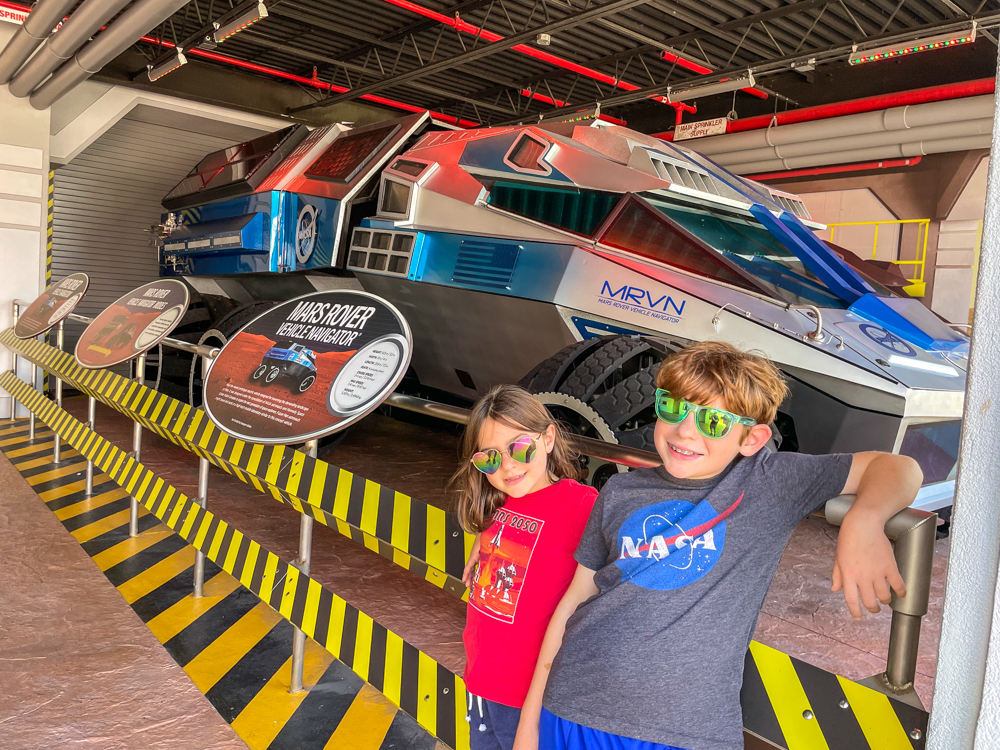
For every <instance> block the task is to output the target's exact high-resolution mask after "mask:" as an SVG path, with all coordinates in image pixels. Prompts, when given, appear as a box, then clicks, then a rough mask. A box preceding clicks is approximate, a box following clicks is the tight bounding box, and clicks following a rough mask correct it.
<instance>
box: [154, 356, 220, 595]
mask: <svg viewBox="0 0 1000 750" xmlns="http://www.w3.org/2000/svg"><path fill="white" fill-rule="evenodd" d="M164 340H165V341H166V339H164ZM203 351H204V347H198V348H197V353H198V354H201V377H202V379H203V380H204V379H205V378H207V377H208V370H209V368H210V367H211V366H212V360H213V359H215V357H216V356H217V355H218V353H219V351H220V350H219V349H212V350H210V351H209V352H208V353H202V352H203ZM208 467H209V463H208V459H207V458H199V459H198V499H197V500H196V502H197V503H198V505H200V506H201V507H202V508H204V507H206V505H207V504H208ZM204 588H205V553H203V552H201V551H200V550H199V551H197V552H195V554H194V595H195V597H201V596H204Z"/></svg>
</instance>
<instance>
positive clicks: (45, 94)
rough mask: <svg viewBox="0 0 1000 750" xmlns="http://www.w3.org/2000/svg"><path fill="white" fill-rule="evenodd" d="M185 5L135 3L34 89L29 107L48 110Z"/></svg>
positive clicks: (155, 0)
mask: <svg viewBox="0 0 1000 750" xmlns="http://www.w3.org/2000/svg"><path fill="white" fill-rule="evenodd" d="M187 2H188V0H138V1H137V2H136V3H134V4H133V5H132V6H131V7H130V8H128V9H127V10H126V11H125V12H124V13H122V14H121V16H119V18H118V19H117V20H116V21H115V22H114V23H112V24H111V25H110V26H108V28H107V29H105V30H104V31H102V32H101V33H100V34H98V36H97V37H96V38H95V39H94V41H92V42H90V44H88V45H86V46H85V47H84V48H83V49H81V50H80V51H79V52H78V53H77V54H76V56H74V57H73V59H72V60H70V61H69V62H67V63H65V64H64V65H63V66H62V67H60V68H59V69H58V70H57V71H56V72H55V73H53V74H52V77H51V78H49V80H47V81H46V82H45V83H43V84H42V85H41V86H40V87H39V88H38V89H36V90H35V92H34V93H33V94H32V95H31V97H30V98H29V99H28V101H29V102H30V103H31V106H32V107H34V108H35V109H47V108H48V107H51V106H52V104H53V103H54V102H56V101H57V100H59V99H60V98H62V97H63V96H65V95H66V94H67V93H68V92H69V91H70V90H71V89H72V88H74V87H75V86H76V85H77V84H79V83H80V82H81V81H85V80H86V79H88V78H90V77H91V76H92V75H94V73H96V72H98V71H99V70H100V69H101V68H103V67H104V66H105V65H107V64H108V63H109V62H111V61H112V60H114V59H115V58H116V57H117V56H118V55H120V54H121V53H122V52H124V51H125V50H127V49H128V48H129V47H130V46H132V45H133V44H135V43H136V42H137V41H139V38H140V37H141V36H142V35H143V34H146V33H148V32H149V31H150V30H151V29H154V28H155V27H156V26H158V25H159V24H160V23H162V22H163V21H165V20H167V19H168V18H169V17H170V16H172V15H173V14H174V13H176V12H177V11H178V10H180V9H181V8H183V7H184V6H185V5H187Z"/></svg>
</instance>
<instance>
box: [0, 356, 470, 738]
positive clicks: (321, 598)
mask: <svg viewBox="0 0 1000 750" xmlns="http://www.w3.org/2000/svg"><path fill="white" fill-rule="evenodd" d="M0 387H3V388H4V389H5V390H6V391H7V392H8V393H10V394H11V395H12V396H14V397H15V398H16V399H17V400H18V401H19V402H20V403H22V404H23V405H24V406H25V407H26V408H27V409H28V410H29V411H31V412H32V413H33V414H35V415H36V416H37V417H38V418H39V419H40V420H41V421H42V422H44V423H45V424H47V425H48V426H49V427H50V428H51V429H52V431H53V432H55V433H56V434H57V435H59V436H60V437H61V438H63V440H64V441H65V442H67V443H69V444H70V445H71V446H72V447H73V448H74V449H76V450H77V451H78V452H79V453H80V454H81V455H83V456H85V457H86V458H87V459H88V460H90V461H93V462H94V465H95V466H97V467H98V468H99V469H100V470H101V471H103V472H104V473H105V474H107V476H109V477H110V478H111V479H112V480H113V481H114V482H115V483H116V484H117V485H118V486H119V487H121V488H122V489H123V490H125V491H126V492H128V493H129V495H131V496H133V497H135V498H136V500H138V501H139V502H140V503H141V504H142V505H143V506H144V507H145V508H146V509H147V510H149V511H150V512H151V513H152V514H153V515H155V516H156V517H157V518H159V519H160V520H161V521H163V523H165V524H166V525H167V526H169V527H170V528H171V529H172V530H173V531H174V532H175V533H176V534H178V536H180V537H181V538H182V539H184V540H185V541H186V542H188V543H190V544H191V545H192V546H193V547H195V549H197V550H199V551H201V552H203V553H204V554H205V556H206V557H207V558H208V559H209V560H211V561H212V562H213V563H215V564H216V565H218V566H219V567H220V568H221V569H222V570H224V571H225V572H226V573H228V574H230V575H231V576H233V578H235V579H237V580H238V581H239V582H240V583H241V584H242V585H243V586H245V587H246V588H247V589H249V590H250V591H251V592H253V594H254V595H255V596H257V597H259V598H260V599H261V600H262V601H263V602H265V603H266V604H268V605H269V606H270V607H271V608H272V609H274V610H275V611H276V612H278V613H279V614H280V615H281V616H282V617H284V618H285V619H287V620H288V621H289V622H291V623H292V624H293V625H295V626H296V627H298V628H299V629H300V630H302V631H303V632H304V633H305V634H306V635H308V636H309V637H310V638H312V639H313V640H315V641H316V642H317V643H319V644H320V645H321V646H323V647H324V648H326V650H327V651H329V652H330V653H331V654H333V655H334V656H335V657H336V658H338V659H339V660H340V661H342V662H343V663H344V664H346V665H347V666H349V667H350V668H351V669H352V670H353V671H354V672H355V673H357V674H358V675H359V676H360V677H361V678H362V679H364V680H366V681H367V682H368V683H370V684H371V685H372V686H373V687H375V688H377V689H378V690H379V691H381V692H382V693H383V695H385V697H386V698H388V699H389V700H390V701H391V702H392V703H394V704H395V705H397V706H399V707H400V708H401V709H402V710H403V711H405V712H406V713H408V714H409V715H410V716H412V717H413V718H414V719H416V721H417V723H419V724H420V725H421V726H423V727H424V728H425V729H427V730H428V731H429V732H431V734H433V735H435V736H436V737H438V738H439V739H440V740H441V741H442V742H445V743H446V744H448V745H449V746H451V747H453V748H455V749H456V750H467V748H468V747H469V728H468V724H467V723H466V721H465V705H466V692H465V684H464V683H463V682H462V680H461V678H460V677H458V676H456V675H455V674H454V673H453V672H451V671H450V670H448V669H446V668H445V667H443V666H442V665H440V664H438V663H437V662H436V661H435V660H434V659H432V658H431V657H430V656H428V655H427V654H425V653H423V652H422V651H420V650H419V649H417V648H416V647H414V646H412V645H411V644H409V643H407V642H406V641H404V640H403V639H402V638H401V637H400V636H398V635H396V634H395V633H393V632H392V631H390V630H387V629H386V628H384V627H383V626H382V625H380V624H378V623H377V622H375V621H374V620H372V618H371V617H369V616H368V615H366V614H364V613H363V612H361V611H359V610H358V609H356V608H355V607H352V606H351V605H350V604H348V603H347V602H346V601H344V600H343V599H342V598H340V597H339V596H337V595H336V594H334V593H332V592H331V591H329V590H328V589H325V588H323V586H321V585H320V584H319V582H317V581H316V580H314V579H312V578H310V577H309V576H307V575H304V574H302V573H301V572H300V571H299V570H298V569H297V568H295V567H294V566H292V565H290V564H288V563H287V562H285V561H283V560H281V559H280V558H279V557H278V556H277V555H275V554H274V553H273V552H270V551H268V550H266V549H265V548H263V547H262V546H261V545H260V544H258V543H257V542H255V541H253V540H252V539H250V538H249V537H247V536H245V535H244V534H243V533H242V532H240V531H239V530H238V529H236V528H234V527H232V526H230V525H229V524H227V523H226V522H225V521H223V520H222V519H220V518H218V517H217V516H215V515H213V514H212V513H211V512H209V511H208V510H206V509H204V508H202V507H201V506H200V505H198V503H197V502H195V501H194V500H193V499H192V498H189V497H188V496H187V495H185V494H183V493H182V492H180V491H179V490H177V489H176V488H175V487H172V486H171V485H169V484H167V483H166V482H164V481H163V479H162V478H161V477H158V476H156V475H155V474H154V473H153V472H152V471H150V470H149V469H147V468H146V467H145V466H143V465H142V464H141V463H139V462H138V461H136V460H135V459H134V458H132V457H131V456H129V455H128V454H127V453H126V452H125V451H123V450H121V449H120V448H118V447H116V446H115V445H113V444H112V443H110V442H109V441H108V440H106V439H104V438H103V437H101V436H100V435H98V434H97V433H95V432H94V431H92V430H90V429H89V428H87V426H86V425H85V424H83V423H82V422H80V421H79V420H77V419H76V418H74V417H73V416H72V415H71V414H69V413H68V412H66V411H65V410H63V409H60V408H59V407H58V406H57V405H56V404H55V403H54V402H53V401H51V400H49V399H48V398H46V397H45V396H43V395H42V394H41V393H39V392H38V391H36V390H35V389H34V388H32V387H31V386H29V385H28V384H27V383H25V382H24V381H22V380H20V379H19V378H17V377H16V376H15V375H14V374H13V373H11V372H5V373H3V374H2V375H0Z"/></svg>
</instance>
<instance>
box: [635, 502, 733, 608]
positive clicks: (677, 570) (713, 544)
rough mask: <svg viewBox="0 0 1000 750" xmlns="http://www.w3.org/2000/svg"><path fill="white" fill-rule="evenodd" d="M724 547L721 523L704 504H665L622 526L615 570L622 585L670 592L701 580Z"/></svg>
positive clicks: (643, 511) (643, 510) (644, 510)
mask: <svg viewBox="0 0 1000 750" xmlns="http://www.w3.org/2000/svg"><path fill="white" fill-rule="evenodd" d="M706 526H707V527H708V528H707V529H705V530H704V531H702V532H701V533H698V531H699V528H702V529H704V528H705V527H706ZM692 534H693V535H692ZM725 543H726V522H725V521H723V520H720V518H719V514H718V513H717V512H716V510H715V508H713V507H712V506H711V505H709V503H708V501H707V500H703V501H702V502H700V503H698V504H697V505H694V504H692V503H689V502H687V501H685V500H667V501H665V502H662V503H657V504H656V505H650V506H647V507H645V508H641V509H639V510H638V511H636V512H635V513H633V514H632V515H631V516H629V518H628V520H626V521H625V523H624V524H622V527H621V529H619V530H618V550H619V554H618V560H617V563H616V564H617V565H618V567H619V568H621V571H622V581H623V582H624V581H631V582H632V583H634V584H635V585H636V586H641V587H642V588H644V589H653V590H654V591H670V590H673V589H679V588H682V587H684V586H687V585H688V584H691V583H694V582H695V581H697V580H699V579H700V578H702V577H704V576H705V575H706V574H707V573H708V571H710V570H711V569H712V568H713V567H715V564H716V563H717V562H718V561H719V557H720V556H721V555H722V548H723V546H724V545H725Z"/></svg>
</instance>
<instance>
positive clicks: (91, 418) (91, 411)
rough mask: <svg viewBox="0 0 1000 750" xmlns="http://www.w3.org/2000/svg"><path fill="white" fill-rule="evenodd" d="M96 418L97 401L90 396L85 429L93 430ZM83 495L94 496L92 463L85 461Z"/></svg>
mask: <svg viewBox="0 0 1000 750" xmlns="http://www.w3.org/2000/svg"><path fill="white" fill-rule="evenodd" d="M96 417H97V399H96V398H94V397H93V396H91V397H90V398H88V399H87V429H88V430H93V429H94V423H95V421H96ZM85 494H86V495H87V496H88V497H90V496H91V495H93V494H94V462H93V461H92V460H90V459H87V488H86V491H85Z"/></svg>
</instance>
